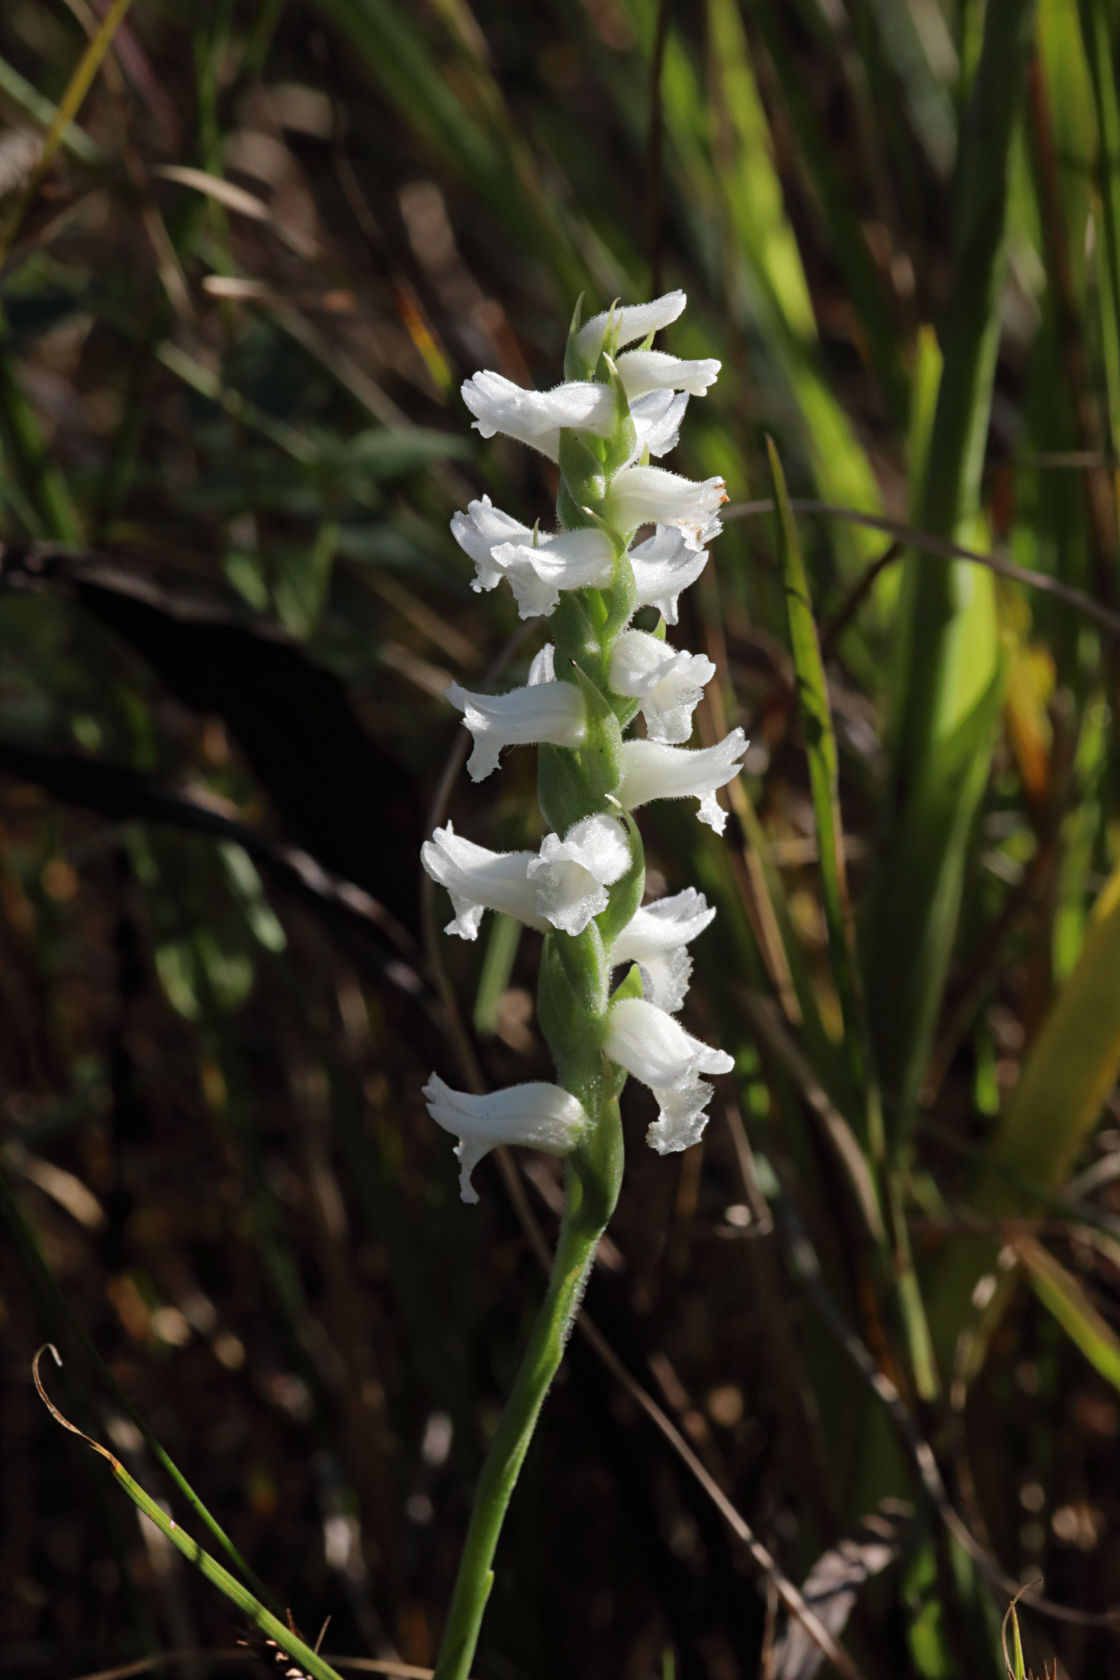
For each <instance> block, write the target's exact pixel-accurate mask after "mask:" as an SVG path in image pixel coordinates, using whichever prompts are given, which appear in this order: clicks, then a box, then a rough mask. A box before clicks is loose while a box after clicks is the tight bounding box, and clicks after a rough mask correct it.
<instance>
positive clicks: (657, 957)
mask: <svg viewBox="0 0 1120 1680" xmlns="http://www.w3.org/2000/svg"><path fill="white" fill-rule="evenodd" d="M714 917H715V910H714V909H713V908H711V907H710V906H709V905H708V901H707V900H706V899H705V897H704V894H703V893H699V892H697V891H696V889H695V888H694V887H686V888H685V890H684V891H683V892H679V893H675V894H674V895H673V896H672V897H671V898H661V899H657V900H656V901H655V902H654V903H653V904H644V905H642V906H641V908H640V909H638V910H637V911H635V913H634V915H633V917H632V918H631V920H630V921H629V922H628V923H627V924H626V926H625V927H624V928H623V929H622V932H621V933H620V934H619V935H618V938H617V939H616V940H615V942H614V944H613V945H612V947H611V954H610V961H611V967H612V968H615V967H617V966H618V965H619V964H620V963H629V962H636V963H637V964H638V967H639V969H640V971H641V975H642V986H643V992H644V995H645V997H646V1000H647V1002H649V1003H655V1004H657V1006H658V1008H659V1009H664V1010H665V1011H666V1013H667V1014H670V1015H675V1014H676V1012H677V1010H678V1009H680V1008H681V1007H682V1006H683V1004H684V1000H685V994H686V993H687V991H688V983H689V980H690V979H691V978H692V959H691V957H690V956H689V954H688V949H687V947H688V945H689V944H690V943H691V941H692V940H694V939H695V938H697V936H698V935H699V934H701V933H703V931H704V929H705V928H706V927H707V926H708V925H709V923H710V922H711V921H712V920H713V919H714Z"/></svg>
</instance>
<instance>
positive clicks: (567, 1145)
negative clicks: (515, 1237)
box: [423, 1073, 589, 1202]
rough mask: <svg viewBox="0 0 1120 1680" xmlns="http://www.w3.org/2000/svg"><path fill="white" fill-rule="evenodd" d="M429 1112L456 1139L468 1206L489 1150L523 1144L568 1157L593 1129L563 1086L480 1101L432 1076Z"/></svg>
mask: <svg viewBox="0 0 1120 1680" xmlns="http://www.w3.org/2000/svg"><path fill="white" fill-rule="evenodd" d="M423 1096H424V1101H425V1102H426V1103H427V1105H428V1113H429V1114H430V1115H431V1117H432V1119H433V1120H434V1121H435V1123H436V1125H437V1126H442V1127H443V1129H444V1131H445V1132H450V1133H451V1134H452V1136H454V1137H457V1138H458V1139H459V1142H458V1143H457V1144H456V1146H455V1154H456V1155H457V1156H458V1158H459V1194H460V1196H461V1197H462V1198H463V1200H464V1202H477V1201H478V1191H477V1190H476V1189H475V1187H474V1185H473V1184H472V1183H471V1174H472V1173H473V1172H474V1169H475V1168H476V1167H477V1165H478V1163H479V1162H480V1161H481V1160H482V1158H483V1156H484V1155H488V1154H489V1153H490V1151H491V1149H496V1148H497V1147H498V1145H499V1144H502V1143H505V1144H512V1143H519V1144H524V1145H526V1146H527V1147H528V1148H530V1149H543V1150H544V1151H545V1152H546V1154H549V1155H567V1154H570V1152H571V1151H572V1150H573V1149H574V1148H575V1146H576V1144H577V1143H578V1142H579V1140H580V1138H581V1137H582V1135H583V1133H584V1132H585V1131H586V1129H587V1126H588V1124H589V1122H588V1118H587V1112H586V1110H585V1109H584V1107H583V1104H582V1103H581V1102H580V1100H579V1098H578V1097H573V1096H572V1094H571V1092H570V1091H564V1090H562V1089H561V1088H560V1086H559V1085H547V1084H544V1083H543V1082H540V1083H532V1084H528V1085H510V1086H507V1088H506V1089H505V1090H504V1091H492V1092H491V1093H490V1095H489V1096H486V1097H477V1096H473V1095H472V1094H471V1093H470V1092H468V1091H453V1090H452V1089H451V1087H450V1086H449V1085H445V1084H444V1082H443V1080H442V1079H441V1078H440V1077H439V1075H438V1074H437V1073H433V1074H432V1077H431V1078H430V1079H429V1081H428V1083H427V1084H426V1085H425V1087H424V1091H423Z"/></svg>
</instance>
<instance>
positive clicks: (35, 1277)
mask: <svg viewBox="0 0 1120 1680" xmlns="http://www.w3.org/2000/svg"><path fill="white" fill-rule="evenodd" d="M0 1220H2V1221H3V1223H4V1224H5V1225H6V1226H7V1229H8V1235H9V1237H10V1238H11V1242H12V1246H13V1248H14V1249H15V1251H16V1254H17V1255H18V1256H19V1259H20V1263H21V1265H22V1266H23V1268H24V1271H25V1273H26V1274H27V1276H28V1277H29V1279H30V1280H31V1282H32V1284H33V1286H34V1287H35V1289H36V1291H37V1292H38V1293H39V1294H40V1295H41V1296H42V1297H43V1299H44V1301H45V1302H48V1303H49V1304H50V1308H51V1310H52V1311H53V1312H54V1313H55V1314H56V1315H57V1319H58V1321H60V1322H61V1323H64V1324H65V1325H66V1327H67V1329H68V1330H69V1331H70V1333H71V1334H72V1335H73V1336H74V1338H75V1339H76V1341H77V1342H78V1345H79V1346H80V1347H81V1349H82V1352H83V1353H84V1354H85V1356H86V1358H87V1359H88V1360H89V1362H90V1366H91V1368H92V1369H93V1370H95V1371H96V1372H97V1375H98V1378H99V1379H100V1380H101V1381H102V1382H104V1383H105V1385H106V1387H107V1388H108V1389H109V1392H110V1393H111V1394H112V1395H113V1397H114V1399H115V1400H116V1401H117V1403H118V1405H119V1406H120V1407H121V1408H122V1410H123V1411H124V1412H125V1413H126V1414H127V1416H128V1417H129V1418H130V1419H131V1420H132V1422H133V1423H134V1424H135V1425H136V1428H137V1429H138V1430H139V1431H140V1434H141V1435H142V1436H143V1438H144V1440H145V1442H146V1443H147V1446H148V1448H149V1450H150V1451H151V1452H152V1454H153V1456H154V1457H155V1458H156V1460H157V1462H158V1463H159V1464H161V1465H162V1466H163V1469H164V1470H165V1471H166V1472H167V1474H168V1476H169V1477H170V1478H171V1480H172V1482H173V1483H174V1484H175V1486H176V1487H177V1488H178V1489H179V1492H180V1493H181V1494H182V1495H183V1498H184V1499H185V1500H186V1501H187V1503H188V1505H189V1506H190V1508H191V1510H192V1511H193V1512H194V1513H195V1515H196V1516H197V1517H198V1518H199V1520H200V1521H201V1522H202V1523H204V1524H205V1526H206V1527H207V1528H208V1529H209V1531H210V1533H211V1534H212V1535H213V1536H214V1539H215V1540H216V1541H217V1542H218V1544H219V1545H220V1546H221V1548H222V1550H223V1551H224V1552H225V1554H226V1556H227V1557H228V1558H229V1560H230V1562H231V1563H232V1564H234V1566H235V1567H236V1568H237V1569H239V1570H240V1571H241V1574H242V1575H243V1576H244V1577H245V1579H246V1580H247V1581H249V1582H251V1583H252V1585H253V1587H254V1588H255V1590H256V1592H257V1593H258V1594H259V1595H260V1596H261V1597H262V1598H265V1599H268V1598H269V1596H270V1595H269V1593H268V1589H267V1588H266V1587H265V1586H264V1585H263V1583H262V1582H260V1581H259V1580H258V1579H257V1577H256V1575H255V1574H254V1572H253V1570H252V1569H250V1567H249V1565H248V1564H247V1563H246V1562H245V1559H244V1558H243V1557H242V1556H241V1553H240V1552H239V1551H238V1549H237V1547H236V1546H235V1545H234V1543H233V1541H232V1540H231V1539H230V1538H229V1536H228V1534H227V1533H226V1532H225V1530H224V1529H223V1528H222V1526H221V1524H220V1523H219V1522H218V1519H217V1518H216V1517H215V1516H213V1515H212V1514H211V1512H210V1511H209V1510H208V1509H207V1508H206V1506H205V1505H204V1504H203V1502H202V1500H201V1499H200V1498H199V1497H198V1494H197V1493H196V1492H195V1491H194V1489H193V1488H192V1487H191V1485H190V1483H189V1482H188V1481H187V1479H186V1477H185V1476H184V1475H183V1472H182V1471H181V1470H180V1469H179V1467H178V1465H177V1464H176V1463H175V1461H174V1459H172V1458H171V1457H170V1455H169V1454H168V1453H167V1452H166V1451H165V1450H164V1448H163V1447H162V1446H161V1445H160V1443H159V1441H158V1440H157V1439H156V1437H155V1436H154V1435H153V1434H152V1432H151V1430H150V1429H149V1427H148V1425H147V1424H146V1423H145V1421H144V1419H143V1417H142V1416H141V1415H140V1413H139V1412H138V1411H137V1410H136V1408H135V1406H133V1404H132V1402H131V1400H130V1399H129V1398H128V1395H127V1394H126V1393H125V1392H124V1390H123V1389H122V1388H121V1387H120V1385H119V1383H118V1382H117V1381H116V1378H115V1377H114V1376H113V1373H112V1372H111V1371H110V1370H109V1368H108V1367H107V1366H106V1365H105V1364H104V1363H103V1361H102V1359H101V1357H100V1355H99V1354H98V1352H97V1349H96V1348H95V1347H94V1346H93V1344H92V1342H90V1340H89V1338H88V1337H87V1336H86V1333H85V1331H84V1330H83V1329H82V1326H81V1324H80V1323H79V1321H78V1319H77V1318H76V1317H75V1315H74V1313H73V1311H72V1310H71V1307H70V1303H69V1302H68V1301H67V1299H66V1297H65V1295H64V1294H63V1293H62V1291H61V1289H59V1287H58V1284H57V1283H56V1282H55V1279H54V1275H53V1273H52V1272H51V1270H50V1268H49V1266H48V1265H47V1264H46V1262H45V1261H44V1259H43V1257H42V1255H41V1254H40V1253H39V1247H38V1244H37V1243H36V1241H35V1238H34V1237H33V1235H32V1233H31V1231H30V1230H29V1229H28V1226H27V1222H26V1220H25V1219H24V1217H23V1214H22V1213H21V1212H20V1209H19V1205H18V1203H17V1202H16V1199H15V1197H14V1196H13V1195H12V1193H11V1190H10V1189H9V1188H8V1184H7V1181H6V1179H5V1178H4V1175H3V1174H2V1173H0ZM56 1357H57V1355H56Z"/></svg>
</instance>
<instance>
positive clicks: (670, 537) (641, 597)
mask: <svg viewBox="0 0 1120 1680" xmlns="http://www.w3.org/2000/svg"><path fill="white" fill-rule="evenodd" d="M630 562H631V564H632V566H633V568H634V583H635V585H636V587H637V591H638V596H637V602H636V605H637V606H639V607H656V608H657V610H658V612H659V613H660V614H661V616H662V618H663V619H664V620H665V622H666V624H675V623H676V622H677V603H678V601H679V600H680V597H681V593H682V591H684V590H685V589H687V588H688V587H689V585H690V584H693V583H695V582H696V579H697V578H698V577H699V576H700V573H701V572H702V571H703V570H704V567H705V566H706V565H707V563H708V551H707V549H706V548H702V549H700V550H699V551H696V550H694V549H691V548H689V547H688V546H687V544H686V543H685V539H684V536H683V534H682V533H681V532H680V531H678V530H676V529H675V527H673V526H672V525H659V526H658V527H657V530H656V531H655V532H654V534H653V536H652V537H647V538H646V540H645V542H640V543H638V544H637V546H636V547H635V548H632V549H631V550H630ZM476 587H477V586H476Z"/></svg>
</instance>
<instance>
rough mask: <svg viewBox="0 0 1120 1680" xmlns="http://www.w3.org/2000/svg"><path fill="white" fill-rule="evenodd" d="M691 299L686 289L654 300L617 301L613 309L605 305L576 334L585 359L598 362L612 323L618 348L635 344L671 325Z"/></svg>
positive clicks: (577, 344) (577, 347) (578, 346)
mask: <svg viewBox="0 0 1120 1680" xmlns="http://www.w3.org/2000/svg"><path fill="white" fill-rule="evenodd" d="M687 301H688V300H687V298H686V297H685V295H684V293H683V292H681V291H675V292H666V293H665V294H664V296H663V297H659V298H654V299H653V301H652V303H631V304H627V305H625V306H624V307H621V308H620V307H619V306H617V305H616V306H615V307H614V308H613V309H604V310H603V311H602V313H601V314H599V315H592V317H591V319H590V320H589V321H585V322H584V323H583V326H582V327H581V328H580V329H579V332H578V333H577V334H576V349H577V351H578V352H579V354H580V355H581V356H582V357H583V359H584V361H585V362H587V363H589V364H594V363H595V362H597V361H598V359H599V352H600V350H602V348H603V338H604V335H605V333H606V330H607V327H608V325H609V326H610V327H611V328H612V337H613V339H614V345H615V349H621V348H622V346H623V345H625V344H633V342H634V340H635V339H637V338H648V337H649V335H650V333H652V332H660V331H661V329H662V327H667V326H669V325H670V324H671V323H672V322H673V321H675V320H676V319H677V316H678V315H680V314H681V313H682V311H683V309H684V306H685V304H686V303H687Z"/></svg>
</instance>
